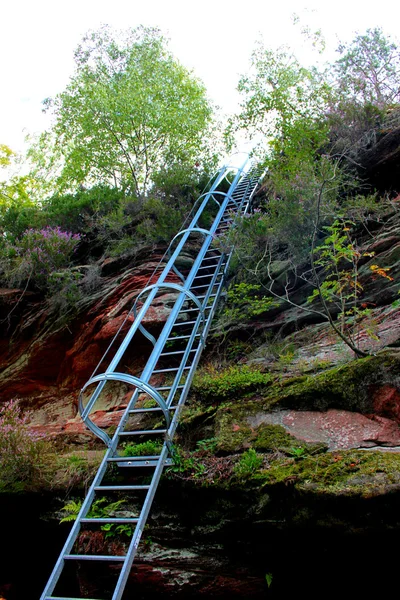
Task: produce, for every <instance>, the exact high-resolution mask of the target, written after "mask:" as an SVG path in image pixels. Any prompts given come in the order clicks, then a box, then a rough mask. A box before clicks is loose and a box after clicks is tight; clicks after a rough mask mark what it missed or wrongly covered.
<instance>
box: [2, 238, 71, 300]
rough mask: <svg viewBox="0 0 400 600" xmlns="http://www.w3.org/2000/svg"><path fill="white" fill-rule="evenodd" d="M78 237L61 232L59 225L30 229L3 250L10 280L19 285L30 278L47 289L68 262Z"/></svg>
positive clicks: (40, 286)
mask: <svg viewBox="0 0 400 600" xmlns="http://www.w3.org/2000/svg"><path fill="white" fill-rule="evenodd" d="M79 240H80V236H79V234H73V233H70V232H67V231H62V230H61V229H60V227H45V228H43V229H41V230H37V229H28V230H27V231H25V233H24V234H23V235H22V237H21V239H20V240H19V242H17V243H16V244H15V245H13V246H12V245H8V246H6V248H5V250H4V253H5V254H6V255H7V258H6V260H7V265H6V269H5V270H6V277H7V279H8V281H9V283H11V284H14V285H15V284H17V285H18V284H19V285H20V284H21V283H22V282H24V281H27V280H28V279H30V280H31V281H33V282H34V283H35V285H36V286H37V287H38V288H39V289H45V288H46V287H48V284H49V277H50V275H51V274H52V273H54V271H58V270H60V269H63V268H65V267H67V266H68V265H69V263H70V259H71V255H72V252H73V251H74V249H75V247H76V245H77V244H78V242H79Z"/></svg>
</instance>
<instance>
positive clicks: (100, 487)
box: [94, 485, 150, 492]
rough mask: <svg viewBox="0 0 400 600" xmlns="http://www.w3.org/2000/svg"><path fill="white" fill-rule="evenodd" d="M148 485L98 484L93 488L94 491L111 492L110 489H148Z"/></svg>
mask: <svg viewBox="0 0 400 600" xmlns="http://www.w3.org/2000/svg"><path fill="white" fill-rule="evenodd" d="M149 489H150V486H149V485H98V486H96V487H95V488H94V491H95V492H103V491H104V492H112V491H121V490H126V491H131V490H149Z"/></svg>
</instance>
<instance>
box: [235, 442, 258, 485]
mask: <svg viewBox="0 0 400 600" xmlns="http://www.w3.org/2000/svg"><path fill="white" fill-rule="evenodd" d="M262 464H263V457H262V456H260V455H259V454H257V452H256V451H255V450H254V448H249V449H248V450H246V452H244V453H243V454H242V455H241V457H240V460H239V462H238V463H236V465H235V467H234V474H235V475H236V477H237V478H238V479H248V478H250V477H252V476H253V475H254V474H255V473H257V471H259V469H260V467H261V466H262Z"/></svg>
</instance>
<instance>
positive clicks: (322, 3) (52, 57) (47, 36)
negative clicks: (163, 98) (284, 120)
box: [0, 0, 400, 151]
mask: <svg viewBox="0 0 400 600" xmlns="http://www.w3.org/2000/svg"><path fill="white" fill-rule="evenodd" d="M294 12H295V13H297V14H298V15H299V16H300V17H301V20H302V22H303V23H304V24H308V25H310V26H311V27H312V28H318V27H320V28H321V29H322V32H323V33H324V35H325V37H326V39H327V42H328V48H331V49H334V48H335V47H336V45H337V40H338V39H340V40H350V39H352V37H353V34H354V32H356V31H357V32H360V33H363V32H364V31H365V30H366V29H367V28H368V27H376V26H380V27H382V29H383V30H384V32H385V33H386V34H390V35H391V36H393V37H394V38H396V37H397V39H398V38H399V34H398V33H397V31H398V29H399V21H400V19H399V17H400V4H397V1H396V0H380V1H379V2H376V1H372V0H330V2H329V3H328V2H326V0H309V1H308V2H307V1H306V2H302V1H301V0H298V1H295V0H274V1H273V2H272V1H271V0H242V1H241V2H238V1H237V0H199V1H198V2H195V1H193V0H186V1H185V0H69V1H68V2H63V3H61V2H59V0H3V2H2V5H1V8H0V81H1V90H0V144H1V143H3V144H7V145H8V146H10V147H11V148H12V149H14V150H17V151H20V150H22V149H23V140H24V136H25V134H26V133H34V132H35V131H39V130H42V129H44V128H45V127H46V125H47V123H48V121H47V118H48V117H45V116H44V115H42V112H41V109H42V106H41V102H42V100H43V99H44V98H47V97H49V96H54V95H56V94H57V93H58V92H61V91H62V90H63V89H64V87H65V85H66V84H67V82H68V79H69V77H70V75H71V74H72V71H73V51H74V49H75V47H76V46H77V44H78V43H79V41H80V40H81V38H82V36H83V35H84V33H86V31H87V30H88V29H96V28H97V27H99V26H100V25H101V24H102V23H107V24H109V25H111V26H113V27H116V28H125V27H136V26H138V25H141V24H143V25H152V26H158V27H159V28H160V29H161V30H162V31H163V33H164V34H166V35H167V36H168V37H169V38H170V40H171V43H170V48H171V50H172V52H173V53H174V55H175V56H176V57H177V58H178V59H179V60H180V62H182V63H183V64H184V65H185V66H187V67H189V68H191V69H193V70H194V71H195V73H196V75H197V76H198V77H200V78H201V79H202V80H203V81H204V83H205V84H206V86H207V89H208V92H209V96H210V97H211V98H212V99H213V100H214V101H215V102H216V103H217V104H218V105H220V106H221V107H222V108H223V109H224V110H225V111H226V112H229V111H232V110H234V108H235V106H236V102H237V94H236V92H235V87H236V85H237V82H238V79H239V75H240V74H242V73H244V72H245V71H246V70H247V67H248V64H249V58H250V54H251V51H252V49H253V47H254V43H255V40H256V39H258V38H260V37H261V36H262V37H263V39H264V41H265V43H266V44H267V45H271V46H273V47H276V46H278V45H279V44H281V43H291V44H292V45H294V46H295V47H298V49H299V52H300V53H301V51H302V45H303V46H304V41H302V40H301V36H300V35H299V33H298V28H297V30H296V28H294V27H293V25H292V21H291V15H292V14H293V13H294Z"/></svg>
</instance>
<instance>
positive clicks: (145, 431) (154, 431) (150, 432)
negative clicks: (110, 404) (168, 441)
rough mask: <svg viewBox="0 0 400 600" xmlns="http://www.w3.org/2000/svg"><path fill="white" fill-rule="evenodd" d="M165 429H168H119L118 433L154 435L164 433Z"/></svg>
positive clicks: (121, 434)
mask: <svg viewBox="0 0 400 600" xmlns="http://www.w3.org/2000/svg"><path fill="white" fill-rule="evenodd" d="M167 431H168V429H143V430H139V429H138V430H136V431H121V433H120V434H119V435H120V436H123V435H155V434H157V433H166V432H167Z"/></svg>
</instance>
